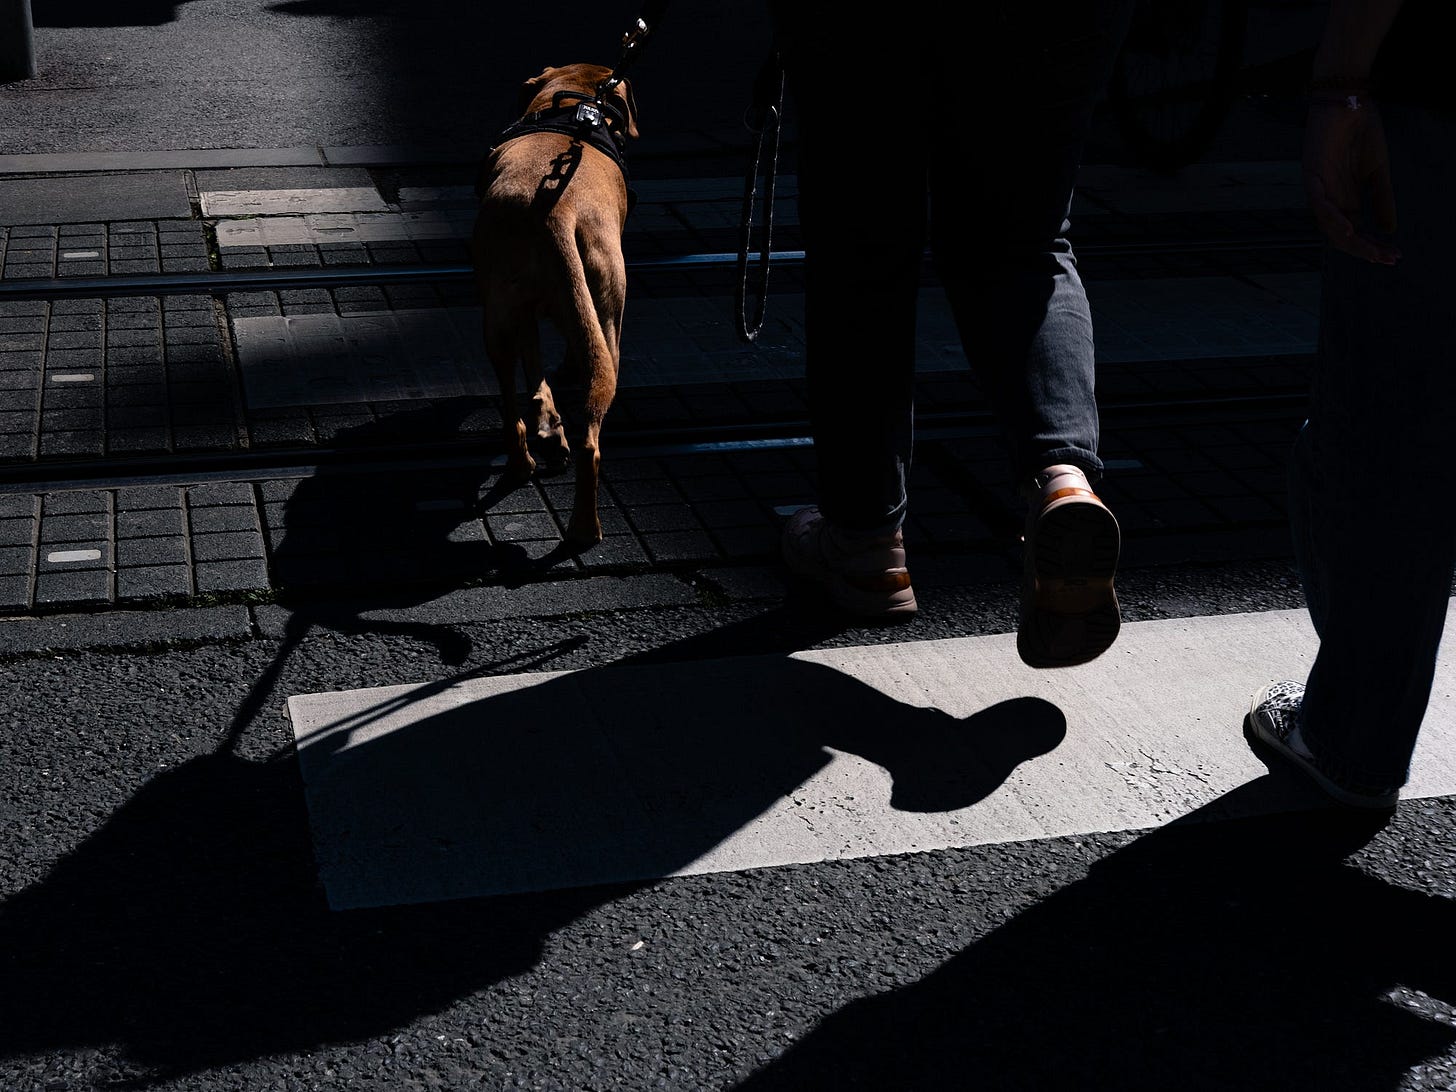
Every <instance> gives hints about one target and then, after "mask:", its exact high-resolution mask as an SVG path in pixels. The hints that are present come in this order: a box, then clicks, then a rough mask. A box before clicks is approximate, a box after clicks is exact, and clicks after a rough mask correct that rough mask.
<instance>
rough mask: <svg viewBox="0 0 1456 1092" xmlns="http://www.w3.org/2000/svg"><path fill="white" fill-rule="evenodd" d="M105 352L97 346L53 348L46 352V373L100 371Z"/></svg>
mask: <svg viewBox="0 0 1456 1092" xmlns="http://www.w3.org/2000/svg"><path fill="white" fill-rule="evenodd" d="M104 361H105V354H104V352H103V350H102V349H101V348H100V347H99V346H97V347H95V348H85V349H53V350H51V351H50V352H49V353H47V354H46V361H45V364H46V368H45V370H46V373H47V374H48V375H55V374H57V373H62V374H65V373H75V372H92V373H95V372H97V371H100V370H101V368H102V367H103V365H104Z"/></svg>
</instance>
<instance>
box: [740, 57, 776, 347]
mask: <svg viewBox="0 0 1456 1092" xmlns="http://www.w3.org/2000/svg"><path fill="white" fill-rule="evenodd" d="M770 65H771V66H772V67H771V70H770V76H771V78H772V79H773V80H775V81H776V82H777V84H778V87H777V91H776V92H775V99H774V101H772V102H768V103H764V104H760V105H761V107H762V116H761V119H760V120H759V124H758V140H757V142H756V144H755V146H754V150H753V156H752V158H751V159H750V161H749V164H748V172H747V175H746V177H745V178H744V184H743V217H742V222H741V225H742V226H741V230H740V233H739V240H738V291H737V296H738V299H737V312H738V313H737V318H738V336H739V337H741V338H742V339H743V340H744V341H747V342H750V343H751V342H754V341H757V340H758V335H759V332H760V331H761V330H762V329H763V320H764V315H765V314H766V312H767V311H768V273H769V262H770V260H771V257H772V254H773V212H774V182H775V180H776V178H777V177H778V168H779V143H780V137H781V136H782V133H783V104H784V72H783V68H782V66H781V65H779V63H778V58H777V57H773V58H770ZM765 147H768V148H769V158H768V168H767V170H762V171H761V169H760V168H761V166H762V163H763V158H764V148H765ZM760 173H762V174H763V176H764V189H763V239H762V242H761V244H760V246H759V248H758V279H757V284H756V285H755V300H754V307H753V317H752V319H750V318H749V315H748V295H749V284H748V282H749V277H750V266H749V260H748V254H749V251H750V250H751V249H752V242H753V200H754V198H755V197H756V196H757V192H758V178H759V174H760Z"/></svg>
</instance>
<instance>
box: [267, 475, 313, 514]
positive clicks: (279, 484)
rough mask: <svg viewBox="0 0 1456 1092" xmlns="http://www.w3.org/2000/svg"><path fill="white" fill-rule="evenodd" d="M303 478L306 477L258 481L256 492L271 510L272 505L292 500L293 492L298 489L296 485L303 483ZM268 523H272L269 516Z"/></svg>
mask: <svg viewBox="0 0 1456 1092" xmlns="http://www.w3.org/2000/svg"><path fill="white" fill-rule="evenodd" d="M305 480H307V479H303V478H279V479H277V480H275V481H265V482H260V483H259V485H258V492H259V493H260V494H261V495H262V497H263V503H264V504H265V505H266V506H267V507H268V509H269V510H270V511H271V510H272V508H273V506H274V505H276V504H281V503H285V502H287V501H289V500H292V499H293V494H294V493H296V492H297V491H298V487H299V486H301V485H303V484H304V482H305ZM269 523H270V524H271V523H272V519H271V517H270V519H269Z"/></svg>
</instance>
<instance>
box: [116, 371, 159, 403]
mask: <svg viewBox="0 0 1456 1092" xmlns="http://www.w3.org/2000/svg"><path fill="white" fill-rule="evenodd" d="M166 375H167V373H166V369H165V368H163V367H162V366H161V365H159V364H143V365H127V366H125V367H117V366H112V367H109V368H107V369H106V402H107V404H108V405H111V406H163V407H165V406H166V405H167V380H166Z"/></svg>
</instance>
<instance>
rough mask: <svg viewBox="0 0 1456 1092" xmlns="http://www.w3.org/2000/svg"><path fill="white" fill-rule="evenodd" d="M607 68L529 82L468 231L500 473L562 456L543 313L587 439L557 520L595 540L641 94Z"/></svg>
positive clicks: (584, 67)
mask: <svg viewBox="0 0 1456 1092" xmlns="http://www.w3.org/2000/svg"><path fill="white" fill-rule="evenodd" d="M611 75H612V70H611V69H609V68H604V67H602V66H600V65H592V64H573V65H566V66H565V67H562V68H547V69H546V70H545V71H543V72H542V73H541V74H540V75H539V76H536V77H535V78H534V79H531V80H527V81H526V84H525V86H524V87H523V88H522V89H521V110H522V114H523V116H522V118H521V120H520V121H518V122H516V123H515V124H514V125H512V126H511V127H510V128H508V129H506V130H505V132H503V133H502V134H501V135H500V137H499V138H498V139H497V141H496V144H495V146H494V147H493V148H492V149H491V150H490V152H489V153H488V154H487V156H486V159H485V163H484V165H483V166H482V168H481V175H480V180H479V181H478V182H477V184H476V192H477V194H478V195H479V197H480V209H479V212H478V213H477V215H476V219H475V231H474V235H473V238H472V240H471V251H472V257H473V262H474V267H475V280H476V285H477V288H478V290H479V294H480V304H481V308H482V310H483V312H484V315H483V319H484V324H485V349H486V354H487V355H488V356H489V358H490V362H491V364H492V365H493V366H494V368H495V373H496V379H497V381H498V382H499V384H500V391H501V410H502V416H503V418H504V424H505V442H506V450H507V461H506V475H507V478H508V479H509V480H511V481H516V482H520V481H525V480H526V479H527V478H529V477H530V475H531V473H532V472H533V471H534V470H535V469H536V460H535V459H534V458H533V457H532V454H531V450H530V449H531V448H532V447H535V448H536V449H537V453H538V454H539V455H541V456H542V458H543V459H544V460H545V461H546V464H547V466H548V467H549V468H551V469H553V470H559V469H561V468H562V467H563V466H564V465H565V464H566V462H567V459H568V457H569V456H570V448H569V445H568V444H567V441H566V434H565V431H564V430H563V428H562V424H561V415H560V414H559V413H558V412H557V409H556V404H555V400H554V399H553V398H552V395H551V388H550V386H548V385H547V382H546V378H545V375H544V373H543V372H542V368H541V341H540V328H539V326H538V323H539V322H540V321H541V320H546V321H549V322H551V323H552V324H553V325H554V326H555V328H556V329H557V331H559V333H560V334H561V337H562V339H563V340H564V341H565V343H566V361H565V367H566V368H567V369H576V370H577V371H576V374H579V375H581V376H582V377H583V378H584V384H585V388H586V420H585V422H584V424H585V435H584V438H583V440H582V449H581V451H580V452H578V458H577V459H576V492H575V497H574V503H573V506H572V512H571V520H570V523H569V524H568V525H567V530H566V534H567V537H568V538H569V539H571V540H572V541H574V542H578V543H593V542H600V541H601V538H602V524H601V520H600V518H599V517H598V515H597V481H598V477H599V474H600V468H601V450H600V447H599V445H598V439H599V436H600V433H601V426H602V418H603V417H605V416H606V412H607V410H608V408H609V407H610V406H611V404H612V399H613V398H614V397H615V395H616V391H617V369H618V365H619V363H620V359H621V349H620V346H621V337H622V312H623V308H624V305H625V303H626V295H627V270H626V264H625V262H624V261H623V259H622V231H623V228H624V227H625V226H626V222H627V211H628V208H629V198H628V189H627V177H626V170H625V167H624V166H623V163H622V159H621V148H622V146H623V145H624V144H625V142H626V139H627V138H628V137H636V136H637V120H636V103H635V102H633V99H632V93H631V89H630V88H629V86H628V84H627V82H626V81H625V80H619V81H616V82H615V83H614V84H610V85H608V84H607V81H608V80H609V78H610V77H611ZM517 363H519V364H520V366H521V370H522V372H523V374H524V377H525V382H526V389H527V390H529V391H530V392H531V411H530V417H529V420H527V419H525V418H524V417H523V416H522V414H521V409H520V406H519V404H518V400H517V395H516V365H517Z"/></svg>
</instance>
